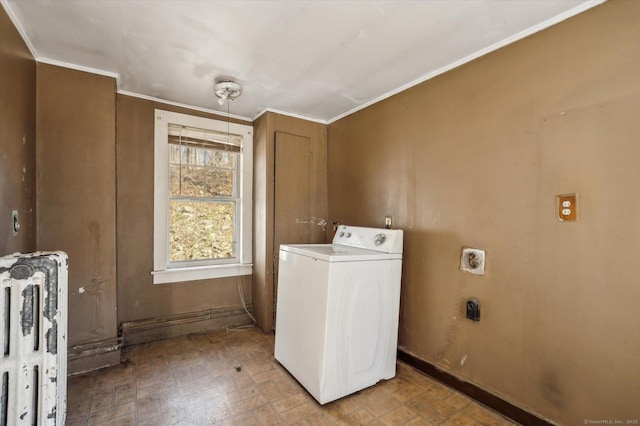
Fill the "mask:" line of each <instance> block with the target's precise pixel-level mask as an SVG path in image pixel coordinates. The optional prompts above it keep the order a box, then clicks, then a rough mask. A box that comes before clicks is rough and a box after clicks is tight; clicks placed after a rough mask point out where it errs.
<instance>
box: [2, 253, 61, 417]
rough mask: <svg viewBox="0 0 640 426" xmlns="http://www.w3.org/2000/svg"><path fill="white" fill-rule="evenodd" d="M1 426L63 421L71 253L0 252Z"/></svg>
mask: <svg viewBox="0 0 640 426" xmlns="http://www.w3.org/2000/svg"><path fill="white" fill-rule="evenodd" d="M0 284H1V286H2V287H1V292H0V350H1V351H2V352H1V353H0V386H2V393H1V394H0V398H1V401H2V411H0V426H7V425H60V426H62V425H64V423H65V417H66V411H67V410H66V393H67V336H66V335H67V255H66V254H65V253H63V252H52V253H45V252H38V253H31V254H19V253H16V254H13V255H10V256H7V257H2V258H0Z"/></svg>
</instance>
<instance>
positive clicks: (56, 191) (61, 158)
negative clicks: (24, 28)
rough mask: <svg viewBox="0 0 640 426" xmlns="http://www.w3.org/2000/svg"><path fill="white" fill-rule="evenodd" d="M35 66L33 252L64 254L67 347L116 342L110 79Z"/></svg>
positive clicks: (112, 85)
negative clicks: (35, 249)
mask: <svg viewBox="0 0 640 426" xmlns="http://www.w3.org/2000/svg"><path fill="white" fill-rule="evenodd" d="M37 68H38V71H37V75H38V85H37V194H38V195H37V198H38V207H39V208H38V215H37V224H38V244H37V247H38V250H64V251H65V252H67V254H68V255H69V294H68V300H69V331H68V343H69V345H70V346H73V345H77V344H83V343H90V342H95V341H99V340H103V339H110V338H115V337H116V336H117V324H116V198H115V195H116V187H115V185H116V180H115V167H116V162H115V80H114V79H112V78H109V77H103V76H99V75H95V74H89V73H85V72H80V71H75V70H70V69H67V68H60V67H56V66H51V65H46V64H38V67H37ZM115 355H117V354H115ZM112 361H113V359H111V360H110V361H100V360H95V362H97V363H103V362H112ZM116 362H117V361H116ZM83 363H84V362H83ZM95 366H96V365H94V364H92V363H91V362H89V363H88V364H87V365H85V366H84V367H82V369H83V370H84V369H90V368H93V367H95ZM70 370H72V371H73V368H71V367H70Z"/></svg>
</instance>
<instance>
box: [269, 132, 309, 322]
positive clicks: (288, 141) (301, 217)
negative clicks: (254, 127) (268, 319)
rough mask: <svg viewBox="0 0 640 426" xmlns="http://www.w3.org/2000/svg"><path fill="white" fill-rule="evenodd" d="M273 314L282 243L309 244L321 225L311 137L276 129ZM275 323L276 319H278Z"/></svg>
mask: <svg viewBox="0 0 640 426" xmlns="http://www.w3.org/2000/svg"><path fill="white" fill-rule="evenodd" d="M274 175H275V176H274V186H275V188H274V198H275V202H274V215H273V217H274V233H273V234H274V238H273V244H274V245H273V262H274V264H273V281H274V282H273V307H274V309H273V313H274V320H275V311H276V309H275V308H276V300H277V296H278V262H279V258H278V255H279V251H280V244H308V243H311V242H312V234H313V228H314V227H315V226H317V225H316V224H315V222H316V221H317V219H316V218H315V217H314V214H315V212H316V210H317V208H316V205H315V204H316V196H315V192H316V191H315V189H314V188H313V186H314V179H313V151H312V147H311V139H309V138H306V137H302V136H296V135H291V134H287V133H281V132H276V138H275V170H274ZM274 324H275V321H274Z"/></svg>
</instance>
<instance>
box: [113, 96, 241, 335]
mask: <svg viewBox="0 0 640 426" xmlns="http://www.w3.org/2000/svg"><path fill="white" fill-rule="evenodd" d="M156 108H158V109H163V110H167V111H174V112H179V113H183V114H191V115H196V116H201V117H207V118H217V119H220V120H225V121H226V117H220V116H214V115H212V114H207V113H203V112H199V111H193V110H188V109H184V108H177V107H175V106H171V105H167V104H162V103H157V102H153V101H149V100H145V99H140V98H135V97H131V96H126V95H118V106H117V129H118V133H117V139H118V143H117V163H118V168H117V169H118V170H117V180H118V190H117V199H118V242H117V244H118V322H119V323H121V322H124V321H136V320H142V319H147V318H158V317H166V316H170V315H175V314H182V313H189V312H197V311H202V310H207V309H215V308H222V307H227V306H237V305H240V303H241V302H240V296H239V294H238V282H239V281H240V282H241V283H242V284H241V285H242V288H243V291H244V296H245V300H246V302H247V303H251V277H250V276H243V277H228V278H219V279H212V280H201V281H189V282H185V283H176V284H159V285H154V284H153V282H152V277H151V271H152V270H153V185H154V175H153V152H154V151H153V149H154V148H153V144H154V140H153V132H154V122H155V115H154V110H155V109H156ZM232 121H234V122H237V120H233V119H232ZM241 123H242V124H248V123H246V122H241ZM234 321H237V318H236V319H235V320H234Z"/></svg>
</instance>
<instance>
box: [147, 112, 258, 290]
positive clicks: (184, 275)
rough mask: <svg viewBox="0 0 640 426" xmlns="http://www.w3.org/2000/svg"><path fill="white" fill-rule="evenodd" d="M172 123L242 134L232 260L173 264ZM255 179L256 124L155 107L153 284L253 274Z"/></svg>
mask: <svg viewBox="0 0 640 426" xmlns="http://www.w3.org/2000/svg"><path fill="white" fill-rule="evenodd" d="M169 124H176V125H180V126H187V127H195V128H199V129H207V130H209V129H210V130H214V131H217V132H223V133H227V132H228V133H230V134H235V135H239V136H241V137H242V142H241V145H240V155H239V157H240V159H239V164H238V175H239V176H238V177H239V201H238V202H239V205H238V206H237V211H238V222H239V223H238V224H237V225H238V238H237V240H238V244H237V250H238V253H237V258H236V260H235V261H232V262H223V263H221V262H220V261H217V260H215V259H212V260H211V261H209V262H207V261H199V262H198V263H197V266H193V265H183V266H181V265H178V264H173V265H171V264H170V261H169V199H170V193H169V142H168V136H169ZM252 182H253V126H250V125H245V124H238V123H230V122H227V121H222V120H216V119H211V118H204V117H197V116H192V115H187V114H181V113H177V112H172V111H165V110H161V109H156V110H155V112H154V195H153V199H154V219H153V230H154V233H153V234H154V236H153V271H152V272H151V274H152V276H153V283H154V284H168V283H177V282H183V281H193V280H202V279H211V278H222V277H231V276H239V275H251V273H252V269H253V268H252V266H253V265H252V257H251V256H252V235H251V232H252V209H253V204H252V191H253V188H252Z"/></svg>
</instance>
